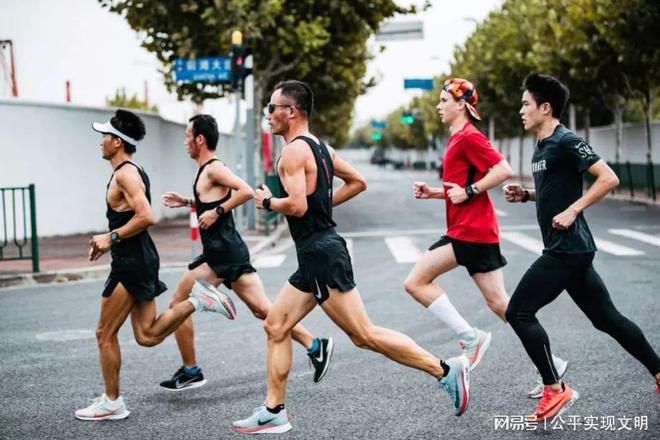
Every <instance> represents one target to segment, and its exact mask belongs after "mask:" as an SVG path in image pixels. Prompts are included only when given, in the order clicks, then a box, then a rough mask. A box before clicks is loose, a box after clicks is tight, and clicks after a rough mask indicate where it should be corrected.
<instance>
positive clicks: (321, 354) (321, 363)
mask: <svg viewBox="0 0 660 440" xmlns="http://www.w3.org/2000/svg"><path fill="white" fill-rule="evenodd" d="M319 341H320V344H321V347H320V348H319V349H318V350H316V353H314V354H312V353H309V352H307V356H309V361H310V363H311V364H312V365H313V366H314V382H317V383H318V382H321V379H323V376H325V374H326V373H327V372H328V366H330V358H332V350H333V349H334V348H335V344H334V342H333V341H332V338H328V339H319Z"/></svg>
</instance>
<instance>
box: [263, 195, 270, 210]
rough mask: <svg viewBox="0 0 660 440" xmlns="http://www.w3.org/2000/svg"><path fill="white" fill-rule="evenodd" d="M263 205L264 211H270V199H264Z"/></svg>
mask: <svg viewBox="0 0 660 440" xmlns="http://www.w3.org/2000/svg"><path fill="white" fill-rule="evenodd" d="M263 205H264V209H265V210H266V211H271V209H270V197H269V198H267V199H264V201H263Z"/></svg>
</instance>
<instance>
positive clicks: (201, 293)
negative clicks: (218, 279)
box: [190, 278, 236, 319]
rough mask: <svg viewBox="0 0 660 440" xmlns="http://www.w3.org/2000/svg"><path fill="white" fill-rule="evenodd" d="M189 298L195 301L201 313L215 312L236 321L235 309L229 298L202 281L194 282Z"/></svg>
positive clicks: (199, 279)
mask: <svg viewBox="0 0 660 440" xmlns="http://www.w3.org/2000/svg"><path fill="white" fill-rule="evenodd" d="M190 297H191V298H195V299H196V300H197V302H198V304H199V305H200V310H201V311H203V312H216V313H220V314H222V315H224V316H226V317H227V318H229V319H236V308H235V307H234V303H233V302H232V300H231V298H229V297H228V296H227V295H225V294H224V293H222V292H221V291H220V290H218V288H217V287H215V286H214V285H213V284H211V283H209V282H208V281H206V280H204V279H201V278H198V279H196V280H195V283H194V284H193V287H192V290H191V291H190Z"/></svg>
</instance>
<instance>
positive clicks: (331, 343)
mask: <svg viewBox="0 0 660 440" xmlns="http://www.w3.org/2000/svg"><path fill="white" fill-rule="evenodd" d="M334 349H335V342H334V341H333V340H332V338H328V350H327V352H328V353H327V355H326V361H325V368H323V371H322V372H321V375H320V376H319V378H318V380H315V381H314V383H319V382H321V380H323V378H324V377H325V375H326V373H327V372H328V369H329V368H330V361H331V360H332V352H333V351H334Z"/></svg>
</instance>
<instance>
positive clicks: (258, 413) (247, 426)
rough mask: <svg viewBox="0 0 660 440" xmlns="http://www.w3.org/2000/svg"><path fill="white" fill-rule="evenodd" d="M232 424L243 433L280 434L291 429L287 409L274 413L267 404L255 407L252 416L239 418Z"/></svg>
mask: <svg viewBox="0 0 660 440" xmlns="http://www.w3.org/2000/svg"><path fill="white" fill-rule="evenodd" d="M232 426H233V428H234V430H235V431H237V432H241V433H243V434H280V433H283V432H287V431H290V430H291V422H290V421H289V416H288V415H287V414H286V409H282V411H280V412H279V413H277V414H273V413H271V412H270V411H268V409H266V405H262V406H260V407H258V408H255V410H254V412H253V413H252V415H251V416H250V417H248V418H247V419H243V420H237V421H235V422H233V423H232Z"/></svg>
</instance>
